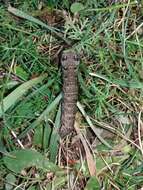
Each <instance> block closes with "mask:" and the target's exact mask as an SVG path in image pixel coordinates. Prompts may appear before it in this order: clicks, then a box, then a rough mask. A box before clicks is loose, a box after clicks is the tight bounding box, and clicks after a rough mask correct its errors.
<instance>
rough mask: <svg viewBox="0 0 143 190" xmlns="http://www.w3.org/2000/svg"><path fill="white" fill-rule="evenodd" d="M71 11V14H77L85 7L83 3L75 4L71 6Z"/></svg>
mask: <svg viewBox="0 0 143 190" xmlns="http://www.w3.org/2000/svg"><path fill="white" fill-rule="evenodd" d="M70 9H71V12H72V13H77V12H79V11H81V10H83V9H84V6H83V4H82V3H73V4H72V5H71V8H70Z"/></svg>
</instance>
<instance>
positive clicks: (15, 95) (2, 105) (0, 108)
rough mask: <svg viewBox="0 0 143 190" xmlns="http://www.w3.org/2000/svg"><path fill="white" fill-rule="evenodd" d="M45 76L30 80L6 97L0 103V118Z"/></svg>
mask: <svg viewBox="0 0 143 190" xmlns="http://www.w3.org/2000/svg"><path fill="white" fill-rule="evenodd" d="M45 77H46V75H44V76H40V77H37V78H34V79H31V80H29V81H27V82H25V83H23V84H21V85H20V86H19V87H17V88H16V89H15V90H14V91H13V92H11V93H10V94H9V95H8V96H6V97H5V98H4V99H3V101H2V102H0V117H1V116H2V115H3V113H4V112H6V111H7V110H8V109H9V108H10V107H11V106H12V105H14V104H15V103H16V102H17V101H18V100H19V99H20V98H21V97H22V96H23V95H24V94H25V93H26V92H27V91H28V90H29V89H30V88H32V87H33V86H35V85H36V84H37V83H40V82H41V81H42V80H43V79H44V78H45Z"/></svg>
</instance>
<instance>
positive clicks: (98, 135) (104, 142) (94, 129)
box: [77, 102, 112, 148]
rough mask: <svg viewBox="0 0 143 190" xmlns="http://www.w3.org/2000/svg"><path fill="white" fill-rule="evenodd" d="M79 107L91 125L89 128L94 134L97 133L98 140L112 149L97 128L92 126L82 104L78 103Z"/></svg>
mask: <svg viewBox="0 0 143 190" xmlns="http://www.w3.org/2000/svg"><path fill="white" fill-rule="evenodd" d="M77 107H78V109H79V110H80V112H81V113H82V115H83V116H84V117H85V119H86V121H87V123H88V124H89V126H90V127H91V129H92V130H93V132H94V133H95V135H96V136H97V138H98V139H99V140H100V141H101V142H102V143H103V144H104V145H106V146H107V147H108V148H112V147H111V146H110V145H109V144H108V143H107V142H106V141H105V140H104V139H103V138H102V137H101V136H100V134H99V132H98V131H97V130H96V128H95V127H94V125H93V124H92V122H91V120H90V118H89V116H88V115H87V114H86V113H85V111H84V109H83V106H82V105H81V104H80V102H77Z"/></svg>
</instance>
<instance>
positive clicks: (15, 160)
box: [3, 149, 60, 173]
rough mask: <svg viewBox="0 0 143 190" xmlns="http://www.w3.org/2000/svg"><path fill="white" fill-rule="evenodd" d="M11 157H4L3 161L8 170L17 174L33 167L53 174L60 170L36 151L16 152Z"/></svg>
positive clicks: (24, 150)
mask: <svg viewBox="0 0 143 190" xmlns="http://www.w3.org/2000/svg"><path fill="white" fill-rule="evenodd" d="M10 155H11V157H9V156H4V158H3V160H4V163H5V165H6V166H7V168H8V169H9V170H12V171H14V172H15V173H20V172H21V171H22V170H23V169H25V168H28V167H32V166H36V167H37V168H42V169H43V170H48V171H52V172H56V171H58V170H60V168H59V167H58V166H56V165H55V164H53V163H52V162H49V161H48V159H47V158H46V157H45V156H43V155H42V154H41V153H39V152H36V151H35V150H30V149H23V150H16V151H13V152H11V153H10Z"/></svg>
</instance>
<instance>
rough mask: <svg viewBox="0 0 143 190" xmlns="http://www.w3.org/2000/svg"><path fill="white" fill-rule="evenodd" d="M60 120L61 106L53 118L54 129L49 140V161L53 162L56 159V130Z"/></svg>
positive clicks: (57, 142)
mask: <svg viewBox="0 0 143 190" xmlns="http://www.w3.org/2000/svg"><path fill="white" fill-rule="evenodd" d="M60 120H61V106H59V109H58V112H57V115H56V119H55V129H54V130H53V133H52V135H51V140H50V145H49V149H50V161H51V162H55V161H56V156H57V152H58V144H59V139H60V137H59V135H58V132H57V130H58V129H59V128H60V123H61V122H60Z"/></svg>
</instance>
